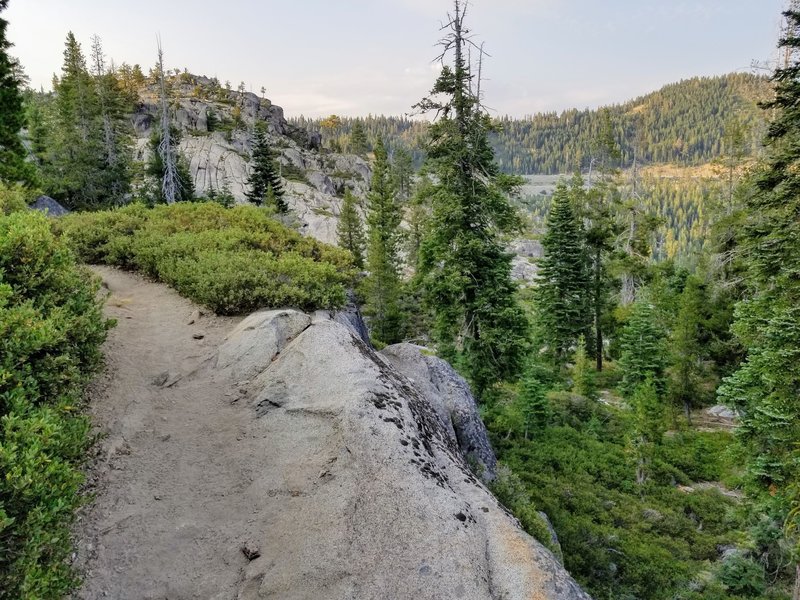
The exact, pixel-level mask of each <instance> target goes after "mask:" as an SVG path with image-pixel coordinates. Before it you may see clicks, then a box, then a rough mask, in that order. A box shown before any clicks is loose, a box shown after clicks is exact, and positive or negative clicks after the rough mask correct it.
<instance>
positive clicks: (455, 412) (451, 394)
mask: <svg viewBox="0 0 800 600" xmlns="http://www.w3.org/2000/svg"><path fill="white" fill-rule="evenodd" d="M380 354H381V355H382V356H383V357H385V358H387V359H388V360H389V362H390V363H391V364H392V366H393V367H394V368H395V369H397V370H398V371H400V372H401V373H402V374H403V375H405V376H406V377H408V378H409V380H411V382H412V383H413V384H414V387H415V388H416V389H417V390H418V391H419V392H421V393H422V395H423V396H424V397H425V400H427V402H428V404H429V405H430V406H431V407H432V408H433V409H434V410H435V411H436V414H437V415H438V416H439V418H440V419H441V421H442V424H443V425H444V427H445V429H446V430H447V433H448V435H450V436H451V437H452V438H453V440H454V441H456V443H457V444H458V447H459V448H460V449H461V453H462V454H463V455H464V458H466V459H467V461H468V462H469V463H472V464H474V465H475V466H476V470H477V471H478V473H479V475H480V476H481V478H482V479H484V481H492V480H494V478H495V476H496V475H497V458H496V457H495V455H494V450H492V445H491V443H490V442H489V436H488V434H487V433H486V427H485V426H484V424H483V421H482V420H481V416H480V413H479V412H478V403H477V402H476V401H475V398H474V397H473V395H472V392H471V391H470V388H469V384H467V382H466V381H465V380H464V378H463V377H461V375H459V374H458V373H456V371H455V369H453V367H452V366H450V364H449V363H447V362H446V361H443V360H442V359H441V358H437V357H436V356H430V355H426V354H424V348H422V347H420V346H414V345H413V344H395V345H393V346H387V347H386V348H384V349H383V350H381V352H380Z"/></svg>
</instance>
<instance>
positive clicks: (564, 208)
mask: <svg viewBox="0 0 800 600" xmlns="http://www.w3.org/2000/svg"><path fill="white" fill-rule="evenodd" d="M582 188H583V183H582V181H580V177H579V176H578V179H577V180H576V181H575V182H574V183H573V187H572V191H575V190H580V191H582ZM542 248H543V250H544V254H543V256H542V259H541V260H540V261H539V273H538V288H537V301H538V302H537V312H538V314H539V320H540V322H541V325H542V331H543V333H544V341H545V342H546V343H547V346H548V350H549V353H550V354H551V356H552V357H553V359H554V360H555V362H556V364H559V365H563V364H564V363H565V362H566V360H567V358H568V357H569V354H570V352H571V349H572V348H573V346H574V345H575V343H576V342H577V340H578V337H579V336H580V335H582V334H584V333H586V332H587V331H588V329H589V328H590V327H591V325H590V323H589V315H588V310H587V309H588V302H587V300H588V298H587V290H588V287H589V282H588V277H587V263H586V252H585V247H584V234H583V226H582V223H581V221H580V219H579V218H578V216H577V214H576V213H575V204H574V200H573V197H572V195H571V194H570V190H568V189H567V186H566V185H565V184H564V183H563V182H559V184H558V186H557V187H556V190H555V192H554V194H553V200H552V203H551V208H550V213H549V215H548V218H547V231H546V232H545V234H544V236H543V237H542Z"/></svg>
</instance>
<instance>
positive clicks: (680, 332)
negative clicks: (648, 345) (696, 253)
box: [669, 276, 706, 421]
mask: <svg viewBox="0 0 800 600" xmlns="http://www.w3.org/2000/svg"><path fill="white" fill-rule="evenodd" d="M704 300H705V298H704V294H703V288H702V283H701V282H700V281H699V280H698V279H697V277H694V276H691V277H689V278H688V279H687V281H686V285H685V287H684V288H683V292H682V293H681V296H680V299H679V302H678V315H677V317H676V319H675V326H674V327H673V328H672V335H671V339H670V348H669V350H670V369H669V375H670V377H669V392H670V396H671V398H672V401H673V402H674V403H675V404H677V405H678V406H680V407H682V408H683V411H684V414H685V416H686V419H687V421H691V410H692V408H693V406H695V405H696V404H697V403H698V400H699V398H700V397H701V396H702V390H701V384H702V382H703V377H704V375H705V372H706V369H705V364H704V361H703V359H704V356H703V349H702V346H701V340H700V336H701V333H702V326H703V302H704Z"/></svg>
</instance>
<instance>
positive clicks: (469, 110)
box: [417, 0, 528, 394]
mask: <svg viewBox="0 0 800 600" xmlns="http://www.w3.org/2000/svg"><path fill="white" fill-rule="evenodd" d="M466 9H467V4H466V3H465V2H461V1H460V0H455V2H454V12H453V14H451V15H450V18H449V22H448V24H447V26H446V28H447V29H449V33H448V34H447V35H446V37H445V40H444V41H443V45H444V53H445V54H448V53H450V52H452V53H453V54H454V60H453V66H452V67H450V66H449V65H445V66H443V68H442V71H441V74H440V75H439V78H438V79H437V81H436V84H435V85H434V88H433V90H432V91H431V97H429V98H425V99H423V100H422V101H421V102H420V103H419V104H418V105H417V108H418V109H419V110H421V111H423V112H431V111H432V112H434V113H436V114H437V115H438V119H437V120H436V122H435V123H434V124H433V125H431V127H430V130H429V132H428V138H427V139H428V141H427V147H426V148H425V149H426V151H427V156H428V168H429V169H430V172H431V174H432V175H433V177H432V183H431V185H430V186H429V188H428V189H429V192H430V196H429V200H430V206H431V216H430V220H429V223H428V226H427V228H426V232H425V237H424V239H423V241H422V244H421V247H420V252H419V263H418V269H417V272H418V276H419V277H420V279H421V285H422V288H423V290H424V295H425V301H426V304H427V306H428V307H429V309H430V310H431V311H432V312H433V314H434V332H433V333H434V336H435V339H436V342H437V344H438V348H439V351H440V353H441V354H442V355H443V356H445V357H446V358H450V359H458V358H460V359H461V362H462V365H463V368H464V369H465V370H466V372H467V374H468V376H469V378H470V380H471V381H472V383H473V385H474V386H475V389H476V391H477V392H478V393H479V394H480V393H482V392H483V391H484V390H485V389H486V388H487V387H488V386H490V385H492V384H493V383H494V382H496V381H498V380H500V379H503V378H511V377H515V376H516V375H518V373H519V371H520V369H521V366H522V359H523V356H524V351H525V345H526V338H527V329H528V328H527V322H526V317H525V315H524V313H523V312H522V310H521V309H520V307H519V305H518V304H517V302H516V299H515V291H516V286H515V285H514V283H513V282H512V280H511V256H510V255H509V254H508V253H507V252H506V251H505V250H504V248H503V245H502V243H501V240H500V235H501V234H502V233H505V232H510V231H513V230H515V229H516V228H518V226H519V219H518V217H517V214H516V211H515V210H514V208H513V207H512V205H511V203H510V202H509V200H508V195H509V194H510V193H513V192H514V191H515V190H516V189H517V185H518V184H519V180H518V179H516V178H513V177H510V176H507V175H504V174H502V173H501V172H500V170H499V168H498V167H497V164H496V163H495V161H494V153H493V151H492V147H491V145H490V143H489V139H488V134H489V131H490V130H491V129H492V122H491V119H490V118H489V116H488V115H487V114H486V112H485V111H484V110H483V108H482V106H481V103H480V98H479V93H478V92H477V88H478V87H479V85H478V82H477V81H475V80H474V78H473V76H472V73H471V69H470V65H468V64H467V62H466V54H467V48H466V46H467V44H468V40H467V39H466V36H467V32H466V30H465V26H464V19H465V16H466Z"/></svg>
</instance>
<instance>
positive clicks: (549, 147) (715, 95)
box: [291, 73, 770, 174]
mask: <svg viewBox="0 0 800 600" xmlns="http://www.w3.org/2000/svg"><path fill="white" fill-rule="evenodd" d="M769 95H770V85H769V81H768V79H767V78H766V77H763V76H758V75H751V74H748V73H731V74H728V75H722V76H717V77H695V78H692V79H687V80H685V81H680V82H678V83H673V84H670V85H667V86H664V87H663V88H661V89H660V90H658V91H656V92H653V93H651V94H647V95H645V96H641V97H639V98H636V99H634V100H630V101H628V102H625V103H623V104H616V105H613V106H609V107H605V108H602V109H599V110H589V109H584V110H581V109H577V108H575V109H570V110H565V111H563V112H560V113H557V112H550V113H538V114H535V115H532V116H530V117H526V118H522V119H518V118H512V117H508V116H505V117H501V118H498V119H495V125H496V126H497V129H496V130H495V131H494V132H493V133H492V134H491V136H490V139H491V141H492V147H493V148H494V150H495V156H496V158H497V162H498V164H499V165H500V168H501V169H502V170H503V171H506V172H508V173H517V174H532V173H539V174H558V173H572V172H573V171H575V170H578V169H579V170H584V171H585V170H588V169H589V167H590V163H591V160H592V157H593V156H594V155H596V154H597V139H598V137H599V136H600V134H601V133H602V131H603V128H604V127H605V123H606V122H608V121H610V122H611V123H612V126H613V135H614V137H615V138H616V139H617V140H618V142H619V144H620V150H621V152H622V164H624V165H626V166H627V165H629V164H630V163H631V162H632V160H633V156H634V151H635V152H636V154H637V158H638V160H639V162H641V163H643V164H650V163H678V164H682V165H699V164H703V163H706V162H709V161H712V160H714V159H715V158H717V157H719V156H720V155H721V154H722V152H723V148H724V142H723V140H724V136H725V130H726V127H729V126H730V124H731V123H736V124H738V126H740V127H741V128H742V129H743V130H744V131H745V141H744V145H745V148H746V152H747V154H748V155H750V154H754V153H756V152H757V151H758V149H759V144H760V140H761V138H762V136H763V134H764V126H765V125H764V123H765V116H764V114H763V111H761V110H760V109H759V108H758V106H757V104H758V102H760V101H763V100H767V99H768V98H769ZM291 121H292V122H293V123H295V124H296V125H300V126H302V127H309V128H312V129H316V130H318V131H320V132H321V133H322V135H323V139H324V140H325V144H326V145H327V146H328V147H330V148H336V149H342V148H344V149H346V148H348V147H349V145H350V143H351V141H350V140H351V135H352V132H353V129H354V127H355V129H356V131H359V132H364V133H365V134H366V137H367V138H368V139H375V137H376V136H378V135H380V136H382V137H383V138H384V139H385V140H386V142H387V144H388V145H389V146H390V147H394V146H397V147H405V148H407V149H409V150H410V151H411V152H412V153H413V155H414V160H415V162H416V163H417V164H421V161H422V158H423V152H422V151H421V136H423V135H424V134H425V132H426V131H427V123H426V122H425V121H420V120H415V119H413V118H409V117H384V116H373V115H370V116H368V117H364V118H348V117H339V116H336V115H331V116H330V117H327V118H325V119H306V118H304V117H299V118H295V119H291Z"/></svg>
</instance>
